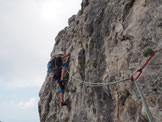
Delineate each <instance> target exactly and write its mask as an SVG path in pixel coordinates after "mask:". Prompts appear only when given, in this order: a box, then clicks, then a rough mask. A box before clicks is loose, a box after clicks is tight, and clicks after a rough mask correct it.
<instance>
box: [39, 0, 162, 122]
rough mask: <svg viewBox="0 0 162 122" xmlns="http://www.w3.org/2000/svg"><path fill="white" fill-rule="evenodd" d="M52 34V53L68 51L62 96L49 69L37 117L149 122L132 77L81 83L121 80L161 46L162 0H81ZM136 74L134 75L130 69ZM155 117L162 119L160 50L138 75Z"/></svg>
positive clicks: (50, 121)
mask: <svg viewBox="0 0 162 122" xmlns="http://www.w3.org/2000/svg"><path fill="white" fill-rule="evenodd" d="M68 23H69V26H68V27H65V28H64V29H63V30H62V31H60V32H59V33H58V35H57V37H56V39H55V42H56V43H55V45H54V48H53V51H52V53H51V56H54V55H56V54H57V52H59V51H61V50H63V51H65V52H71V57H70V67H69V69H68V72H69V73H67V74H66V90H65V100H66V102H67V103H68V106H67V107H65V106H64V107H62V106H61V105H60V100H59V86H58V84H57V83H56V82H55V81H54V80H53V79H52V78H51V77H50V74H49V73H47V77H46V79H45V82H44V84H43V85H42V88H41V90H40V93H39V96H40V101H39V105H38V107H39V114H40V121H41V122H148V118H147V116H146V113H145V111H144V105H143V104H142V102H141V98H140V96H139V94H138V91H137V89H136V86H135V84H134V82H132V81H130V80H129V81H126V82H121V83H118V84H114V85H110V86H107V85H105V86H100V87H92V86H88V85H85V84H80V82H79V81H78V80H76V79H75V78H78V79H80V80H83V81H87V82H93V83H95V82H100V83H105V82H108V81H116V80H123V79H126V78H130V75H131V74H132V73H133V72H135V71H136V70H137V69H138V68H140V67H141V66H142V65H143V64H144V62H145V61H146V60H147V58H146V57H144V56H143V52H144V51H145V50H146V49H147V48H152V49H157V48H158V47H159V46H160V45H162V0H83V1H82V4H81V10H79V11H78V13H77V14H76V15H73V16H72V17H71V18H70V19H69V20H68ZM134 76H136V74H134ZM137 82H138V84H139V86H140V88H141V89H142V92H143V94H144V97H145V99H146V102H147V104H148V107H149V109H150V112H151V113H152V116H153V118H154V121H155V122H161V121H162V50H158V52H157V53H156V54H155V56H154V57H153V58H152V59H151V61H150V63H149V64H148V65H147V67H145V68H144V70H143V73H142V75H141V77H140V78H139V79H138V80H137Z"/></svg>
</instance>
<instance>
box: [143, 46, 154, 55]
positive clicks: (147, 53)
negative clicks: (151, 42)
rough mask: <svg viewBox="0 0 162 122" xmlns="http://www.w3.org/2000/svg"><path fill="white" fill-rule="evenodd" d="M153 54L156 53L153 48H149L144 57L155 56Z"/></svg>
mask: <svg viewBox="0 0 162 122" xmlns="http://www.w3.org/2000/svg"><path fill="white" fill-rule="evenodd" d="M153 52H154V51H153V50H152V49H151V48H148V49H146V50H145V51H144V52H143V55H144V57H148V56H151V55H152V54H153Z"/></svg>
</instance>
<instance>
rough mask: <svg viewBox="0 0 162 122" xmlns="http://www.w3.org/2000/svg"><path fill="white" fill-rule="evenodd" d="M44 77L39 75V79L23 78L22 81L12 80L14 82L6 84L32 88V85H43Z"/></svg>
mask: <svg viewBox="0 0 162 122" xmlns="http://www.w3.org/2000/svg"><path fill="white" fill-rule="evenodd" d="M42 79H43V78H41V77H39V78H37V79H33V80H29V81H27V80H24V79H22V81H20V80H19V81H16V80H15V81H12V82H8V83H6V84H5V86H6V87H7V88H31V87H41V85H42V83H43V80H42Z"/></svg>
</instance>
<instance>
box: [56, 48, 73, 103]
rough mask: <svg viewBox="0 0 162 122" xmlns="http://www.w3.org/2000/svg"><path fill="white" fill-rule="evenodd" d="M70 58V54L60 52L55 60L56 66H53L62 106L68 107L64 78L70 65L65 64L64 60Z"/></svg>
mask: <svg viewBox="0 0 162 122" xmlns="http://www.w3.org/2000/svg"><path fill="white" fill-rule="evenodd" d="M68 56H70V53H68V54H65V53H64V52H63V51H60V52H59V53H58V55H57V56H56V57H55V58H54V59H55V60H53V62H54V65H55V66H53V72H54V75H53V78H54V79H55V80H56V81H57V83H58V84H59V86H60V101H61V105H62V106H64V105H67V104H66V103H65V102H64V88H65V83H64V80H63V78H64V74H65V71H66V70H67V68H68V63H66V64H63V60H64V59H65V58H66V57H68Z"/></svg>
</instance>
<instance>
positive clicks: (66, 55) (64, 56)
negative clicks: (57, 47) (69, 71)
mask: <svg viewBox="0 0 162 122" xmlns="http://www.w3.org/2000/svg"><path fill="white" fill-rule="evenodd" d="M68 56H70V53H68V54H65V55H63V56H61V58H62V59H64V58H66V57H68Z"/></svg>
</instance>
